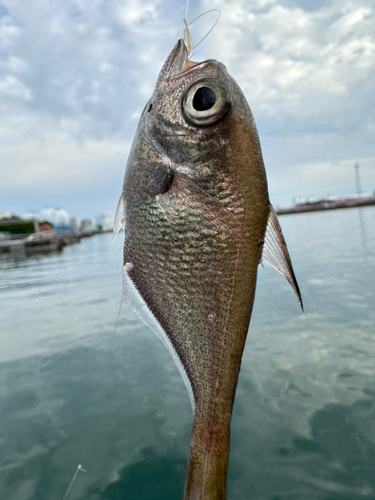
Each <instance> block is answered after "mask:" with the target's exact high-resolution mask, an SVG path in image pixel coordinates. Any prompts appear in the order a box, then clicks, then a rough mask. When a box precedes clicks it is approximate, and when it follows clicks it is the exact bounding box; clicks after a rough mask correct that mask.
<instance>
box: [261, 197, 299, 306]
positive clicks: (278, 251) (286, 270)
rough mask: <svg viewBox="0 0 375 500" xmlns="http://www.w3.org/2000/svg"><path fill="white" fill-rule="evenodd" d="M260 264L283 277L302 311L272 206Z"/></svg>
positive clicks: (294, 278) (297, 289)
mask: <svg viewBox="0 0 375 500" xmlns="http://www.w3.org/2000/svg"><path fill="white" fill-rule="evenodd" d="M261 262H266V263H267V264H269V265H270V266H271V267H273V268H274V269H275V270H276V271H277V272H278V273H280V274H282V275H283V276H285V278H286V279H287V280H288V282H289V283H290V285H291V286H292V288H293V290H294V292H295V294H296V295H297V298H298V302H299V303H300V306H301V309H302V311H303V304H302V297H301V292H300V290H299V287H298V283H297V280H296V277H295V275H294V271H293V266H292V261H291V260H290V256H289V252H288V248H287V246H286V243H285V239H284V236H283V233H282V231H281V227H280V223H279V220H278V218H277V214H276V212H275V210H274V208H273V207H272V206H271V207H270V214H269V217H268V223H267V229H266V235H265V239H264V246H263V253H262V259H261Z"/></svg>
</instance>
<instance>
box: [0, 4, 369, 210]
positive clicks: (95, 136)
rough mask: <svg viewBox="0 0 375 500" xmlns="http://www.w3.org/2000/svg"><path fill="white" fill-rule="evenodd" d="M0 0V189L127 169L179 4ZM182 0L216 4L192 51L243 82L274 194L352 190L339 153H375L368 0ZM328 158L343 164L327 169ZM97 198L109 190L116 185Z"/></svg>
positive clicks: (176, 25) (101, 178)
mask: <svg viewBox="0 0 375 500" xmlns="http://www.w3.org/2000/svg"><path fill="white" fill-rule="evenodd" d="M2 4H3V5H4V7H5V8H6V9H8V12H7V13H5V15H3V16H2V17H1V16H0V148H1V150H2V155H1V156H0V172H1V176H2V177H1V178H2V179H6V186H7V189H8V190H9V191H11V190H14V191H15V192H20V190H21V189H26V190H28V192H30V193H31V192H32V190H33V189H39V191H38V192H42V190H43V189H44V186H47V188H48V187H49V186H50V185H54V186H63V187H64V188H63V189H61V192H63V191H64V190H65V191H66V192H67V193H68V192H69V185H74V186H77V187H79V186H81V188H82V190H87V192H89V191H88V190H89V189H94V188H95V186H96V188H97V189H99V190H100V189H102V188H103V190H104V187H103V186H105V185H106V186H109V184H110V182H109V178H110V177H113V178H116V179H119V178H120V177H122V174H123V170H124V166H125V161H126V152H127V150H128V147H129V144H130V142H131V139H132V136H133V133H134V128H135V125H136V122H137V120H138V118H139V116H140V113H141V110H142V108H143V106H144V105H145V102H146V101H147V99H148V98H149V96H150V95H151V93H152V91H153V87H154V84H155V81H156V77H157V74H158V72H159V70H160V68H161V65H162V63H163V61H164V59H165V58H166V56H167V55H168V53H169V52H170V50H171V49H172V47H173V45H174V43H175V41H176V39H177V36H178V34H179V33H180V30H181V28H182V19H183V15H184V11H185V4H184V2H183V3H182V4H181V5H180V4H179V5H177V4H176V3H175V2H174V3H173V2H172V0H156V1H151V0H146V1H144V2H142V1H141V0H92V1H90V2H87V1H84V0H67V1H66V2H60V3H59V2H57V3H56V2H52V1H49V0H46V1H39V0H30V1H29V2H28V4H27V8H25V4H24V0H3V1H2ZM190 4H191V5H190V9H189V19H190V20H191V19H193V18H194V17H195V16H196V15H199V14H201V13H202V12H203V11H204V10H208V9H212V8H215V7H216V8H219V9H220V10H221V19H220V22H219V24H218V25H217V27H216V28H215V30H214V31H213V32H212V33H211V34H210V36H209V37H208V38H207V39H206V40H205V41H204V42H203V43H202V44H201V45H200V46H199V47H198V48H197V50H195V51H194V52H196V55H195V56H194V60H203V59H204V58H216V59H218V60H219V61H221V62H223V63H224V64H225V65H226V66H227V68H228V71H229V73H230V74H231V75H232V76H233V77H234V78H235V79H236V80H237V81H238V83H239V84H240V86H241V88H242V89H243V91H244V92H245V95H246V96H247V98H248V100H249V104H250V106H251V107H252V109H253V111H254V115H255V119H256V122H257V125H258V128H259V130H260V137H261V141H262V144H263V145H264V153H265V158H266V163H267V165H266V166H267V169H268V172H269V174H270V175H269V179H270V188H271V191H272V192H273V194H274V195H275V198H276V199H277V201H278V203H280V204H286V203H289V202H290V199H291V198H292V197H293V196H294V195H297V194H301V186H302V187H303V189H305V187H306V191H307V189H310V184H311V191H310V190H309V192H308V193H306V194H314V193H317V192H318V191H319V186H320V189H321V192H322V194H324V193H326V192H328V193H334V190H335V189H336V188H337V189H339V187H340V186H341V189H342V190H345V192H350V190H349V187H350V185H351V184H350V182H349V183H346V184H345V182H346V181H345V182H344V181H343V179H346V178H347V173H346V172H347V171H346V168H348V169H349V170H348V172H349V171H350V168H351V167H350V168H349V167H345V165H346V163H345V162H346V161H348V162H349V163H350V164H352V163H353V162H354V161H355V160H359V161H361V162H362V160H361V158H362V159H367V160H366V161H367V162H368V165H370V164H371V161H372V160H370V159H371V158H374V157H375V151H374V141H373V135H374V131H375V117H374V115H373V111H372V110H373V107H374V106H375V94H374V92H373V82H374V80H375V33H374V30H373V25H374V13H375V6H373V5H372V2H371V1H369V0H332V1H322V2H313V1H312V0H311V1H308V0H303V1H302V0H231V1H228V0H202V1H201V2H199V1H196V2H190ZM2 12H3V11H2ZM212 16H213V17H215V16H214V15H212ZM211 25H212V18H211V17H210V16H206V17H204V18H201V19H200V21H198V22H197V23H195V24H194V25H193V26H192V32H193V35H194V40H193V41H194V42H195V43H197V41H198V40H199V39H200V37H201V36H203V35H204V34H205V32H206V31H207V30H208V29H209V28H210V27H211ZM199 26H200V28H199ZM355 157H356V158H355ZM335 161H338V162H340V165H341V166H342V165H344V166H342V168H337V169H335V168H334V167H333V166H332V165H333V164H334V162H335ZM363 161H364V160H363ZM314 165H315V167H314ZM364 165H365V163H364ZM374 165H375V163H374ZM10 166H12V167H10ZM361 168H362V167H361ZM368 168H369V169H370V170H371V168H370V166H369V167H368ZM340 175H341V176H342V177H340ZM340 179H341V180H340ZM363 179H364V188H365V187H366V186H365V183H366V182H368V183H369V184H370V183H371V182H372V179H373V177H372V174H369V175H368V176H367V175H365V167H363ZM116 182H117V184H118V181H116ZM1 184H2V186H0V187H3V182H2V183H1ZM88 186H92V187H90V188H89V187H88ZM371 188H372V186H371ZM4 189H5V188H4ZM111 189H112V188H111ZM3 192H4V191H3ZM302 194H303V193H302ZM102 196H103V197H105V196H107V198H108V199H110V198H111V197H112V196H113V198H116V197H117V196H118V190H115V192H113V194H112V191H110V188H108V191H107V192H106V193H104V191H102ZM14 199H15V197H14ZM56 203H58V204H59V205H64V202H63V201H62V200H60V201H59V202H57V201H56ZM88 203H92V204H93V202H92V201H91V197H90V196H88ZM3 208H4V209H10V208H11V207H8V206H4V207H3ZM36 208H38V207H36ZM67 208H68V209H69V207H68V206H67ZM0 209H1V207H0ZM92 210H93V211H94V210H95V208H94V204H93V209H92ZM86 214H87V211H86ZM77 215H80V214H79V213H77Z"/></svg>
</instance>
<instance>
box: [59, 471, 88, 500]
mask: <svg viewBox="0 0 375 500" xmlns="http://www.w3.org/2000/svg"><path fill="white" fill-rule="evenodd" d="M80 470H81V471H82V472H87V471H86V470H85V469H82V465H81V464H78V465H77V468H76V471H75V472H74V474H73V477H72V479H71V481H70V483H69V486H68V489H67V490H66V492H65V495H64V496H63V499H62V500H66V499H67V498H68V495H69V492H70V490H71V489H72V486H73V483H74V481H75V480H76V477H77V476H78V472H79V471H80Z"/></svg>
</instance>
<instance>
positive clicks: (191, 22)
mask: <svg viewBox="0 0 375 500" xmlns="http://www.w3.org/2000/svg"><path fill="white" fill-rule="evenodd" d="M188 1H189V0H188ZM210 12H216V13H217V19H216V21H215V22H214V24H213V25H212V27H211V29H210V30H208V31H207V33H206V34H205V35H204V37H203V38H202V39H201V40H199V42H198V43H197V44H196V45H194V47H193V48H192V49H191V50H193V49H195V48H196V47H198V45H199V44H200V43H202V42H203V40H204V39H205V38H207V37H208V35H209V34H210V33H211V31H212V30H213V29H214V28H215V26H216V25H217V23H218V22H219V19H220V10H219V9H211V10H207V11H206V12H203V14H200V15H199V16H197V17H196V18H195V19H193V20H192V21H190V23H188V26H190V25H192V24H193V23H194V22H195V21H196V20H197V19H199V18H200V17H203V16H205V15H206V14H209V13H210Z"/></svg>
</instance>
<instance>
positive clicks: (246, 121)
mask: <svg viewBox="0 0 375 500" xmlns="http://www.w3.org/2000/svg"><path fill="white" fill-rule="evenodd" d="M190 50H191V38H190V34H189V33H188V30H187V29H186V28H185V31H184V34H183V36H182V37H181V38H180V39H179V40H178V41H177V43H176V45H175V47H174V48H173V50H172V52H171V53H170V55H169V56H168V58H167V60H166V61H165V63H164V65H163V67H162V69H161V71H160V74H159V77H158V80H157V83H156V86H155V90H154V92H153V95H152V97H151V99H150V101H149V102H148V104H147V106H146V108H145V112H144V126H145V131H146V135H147V137H148V138H149V140H150V142H152V144H153V145H154V146H155V148H156V149H157V150H158V151H159V152H160V153H162V154H163V155H165V156H166V157H167V158H168V159H169V161H170V162H171V163H172V164H175V165H179V166H182V165H183V166H184V168H185V171H184V173H186V174H187V175H188V176H189V177H191V178H194V179H195V178H196V176H197V175H198V171H197V165H202V164H207V163H208V162H209V163H210V164H211V165H213V162H212V160H213V155H214V156H215V154H216V155H222V154H223V152H224V153H225V155H229V154H231V152H232V151H238V150H239V149H238V148H237V147H236V144H234V143H236V142H239V141H242V142H243V141H244V142H245V143H246V144H248V143H249V142H250V143H251V144H250V148H247V151H249V150H250V151H251V150H252V149H254V148H255V149H256V150H257V154H255V155H254V156H257V157H260V158H261V152H260V145H259V140H258V134H257V131H256V127H255V123H254V120H253V117H252V114H251V111H250V108H249V106H248V104H247V101H246V99H245V97H244V95H243V93H242V91H241V89H240V88H239V86H238V85H237V83H236V82H235V81H234V79H233V78H232V77H231V76H230V75H229V73H228V71H227V69H226V67H225V66H224V64H222V63H221V62H219V61H216V60H212V59H211V60H206V61H203V62H200V63H196V62H193V61H191V60H190V59H189V51H190ZM223 146H228V147H225V148H224V149H225V151H223ZM240 149H241V148H240ZM219 163H220V162H218V163H217V165H218V164H219ZM237 163H238V162H237ZM260 163H261V165H260V168H261V169H262V168H263V163H262V161H261V162H260ZM198 170H199V168H198ZM200 175H202V173H201V174H200Z"/></svg>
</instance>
